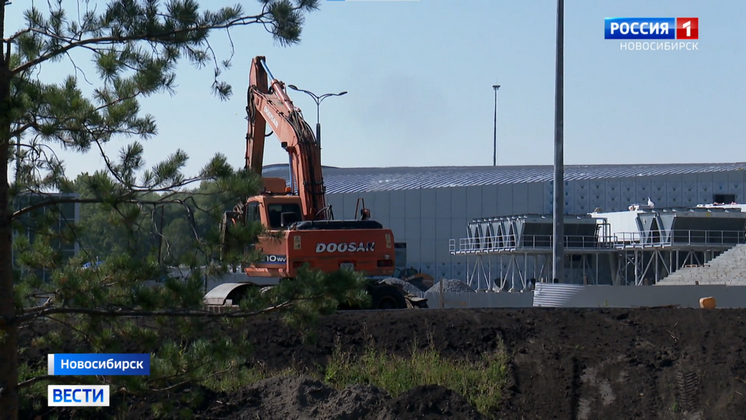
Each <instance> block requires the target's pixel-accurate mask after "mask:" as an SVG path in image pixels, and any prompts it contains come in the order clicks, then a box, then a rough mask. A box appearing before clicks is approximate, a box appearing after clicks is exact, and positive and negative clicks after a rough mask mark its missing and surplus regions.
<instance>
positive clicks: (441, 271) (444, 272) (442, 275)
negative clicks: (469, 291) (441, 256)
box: [434, 258, 453, 282]
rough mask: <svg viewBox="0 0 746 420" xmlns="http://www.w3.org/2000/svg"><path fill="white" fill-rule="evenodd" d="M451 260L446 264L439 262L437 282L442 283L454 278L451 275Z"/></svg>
mask: <svg viewBox="0 0 746 420" xmlns="http://www.w3.org/2000/svg"><path fill="white" fill-rule="evenodd" d="M450 260H451V259H450V258H449V259H448V260H447V261H446V262H444V261H440V260H438V271H437V272H436V275H435V276H434V277H435V282H438V281H440V280H441V279H452V278H453V276H452V275H451V273H452V271H453V264H452V263H451V261H450Z"/></svg>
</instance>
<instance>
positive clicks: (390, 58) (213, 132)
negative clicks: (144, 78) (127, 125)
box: [7, 0, 746, 176]
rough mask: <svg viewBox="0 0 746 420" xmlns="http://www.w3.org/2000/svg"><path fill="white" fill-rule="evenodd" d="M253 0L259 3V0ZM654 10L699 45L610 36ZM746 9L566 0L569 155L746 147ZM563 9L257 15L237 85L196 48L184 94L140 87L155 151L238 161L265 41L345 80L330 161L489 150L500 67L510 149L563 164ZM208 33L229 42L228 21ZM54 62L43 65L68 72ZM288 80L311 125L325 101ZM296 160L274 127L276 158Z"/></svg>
mask: <svg viewBox="0 0 746 420" xmlns="http://www.w3.org/2000/svg"><path fill="white" fill-rule="evenodd" d="M23 3H24V2H20V1H19V2H13V4H12V5H11V6H9V7H8V8H7V13H8V15H9V16H8V17H9V19H10V20H9V22H8V25H7V28H8V29H10V30H13V29H15V28H17V27H19V25H20V23H21V19H20V17H21V15H20V13H21V10H22V8H23V7H24V6H25V5H24V4H23ZM71 3H72V2H71ZM201 3H202V4H203V6H205V5H208V4H209V5H210V6H211V7H217V6H220V5H224V4H232V3H233V2H224V1H209V2H208V1H202V2H201ZM244 6H245V9H246V11H248V12H252V11H258V10H259V8H258V3H257V2H254V1H246V2H244ZM644 16H651V17H677V16H686V17H698V18H699V26H700V40H699V44H698V50H697V51H622V50H620V47H619V44H620V43H619V41H615V40H604V39H603V30H604V18H605V17H644ZM743 16H746V3H745V2H742V1H718V2H703V1H695V0H659V1H656V2H650V1H647V0H627V1H623V2H622V1H618V0H614V1H612V0H604V1H566V7H565V25H566V31H565V127H564V137H565V162H566V163H567V164H604V163H675V162H681V163H687V162H733V161H744V160H746V158H745V156H746V142H744V141H743V140H744V133H745V132H746V118H745V117H744V111H745V108H746V107H744V103H745V98H746V87H744V83H743V82H742V78H743V75H744V72H745V70H746V54H745V52H746V51H744V45H746V32H744V31H743V30H742V29H741V28H742V20H743ZM555 20H556V2H555V1H548V0H541V1H539V0H535V1H506V0H468V1H453V0H450V1H449V0H421V1H412V2H399V1H354V2H350V1H347V2H345V1H322V2H321V8H320V10H319V11H317V12H314V13H312V14H310V15H309V16H308V17H307V20H306V24H305V27H304V30H303V34H302V42H301V43H300V44H299V45H296V46H292V47H282V46H279V45H277V44H276V43H275V42H274V41H273V40H272V38H271V36H270V35H269V34H267V33H266V32H264V30H263V29H262V28H261V27H258V26H256V27H248V28H241V29H237V30H235V31H233V32H232V36H233V40H234V42H235V56H234V58H233V67H232V68H231V69H230V70H229V71H227V72H225V73H224V75H223V78H224V80H226V81H228V82H229V83H231V84H232V85H233V87H234V92H235V94H234V96H233V98H232V99H231V100H230V101H227V102H221V101H220V100H219V99H217V98H216V97H214V96H213V95H212V94H211V91H210V82H211V70H210V69H204V70H196V69H194V68H193V67H191V66H190V65H188V64H186V63H185V64H184V65H182V66H180V73H179V74H178V76H177V84H178V88H177V93H176V95H175V96H173V97H171V96H168V95H161V96H158V97H153V98H149V99H147V100H145V101H144V102H143V109H144V111H146V112H148V113H151V114H153V115H154V116H155V117H156V120H157V123H158V130H159V135H158V136H157V137H155V138H153V139H151V140H148V141H146V142H145V148H146V156H145V157H146V160H147V163H148V164H155V163H156V162H157V161H158V160H160V159H162V158H164V157H166V156H168V155H169V154H170V153H172V152H173V151H174V150H175V149H177V148H181V149H183V150H185V151H186V152H187V153H188V154H189V156H190V162H189V165H188V167H187V170H186V172H187V173H188V174H193V173H195V172H196V171H197V170H198V169H199V168H200V167H201V166H202V165H204V163H206V162H207V160H208V159H209V157H210V156H212V155H213V154H215V153H216V152H221V153H223V154H225V155H227V156H228V157H229V159H230V162H231V163H232V164H234V165H235V166H237V167H238V166H241V165H242V164H243V155H244V135H245V132H246V122H245V120H244V115H245V113H244V107H245V106H246V104H245V101H246V95H245V92H246V87H247V83H248V80H247V74H248V70H249V64H250V62H251V58H252V57H254V56H256V55H264V56H266V57H267V64H268V65H269V67H270V69H271V70H272V72H273V73H274V75H275V76H276V77H277V78H278V79H280V80H282V81H284V82H286V83H287V84H295V85H297V86H298V87H300V88H303V89H308V90H311V91H314V92H316V93H317V94H322V93H326V92H339V91H342V90H346V91H348V92H349V93H348V94H347V95H346V96H343V97H339V98H329V99H327V100H326V101H324V103H323V104H322V106H321V123H322V127H323V136H322V137H323V146H324V149H323V160H324V164H325V165H331V166H341V167H383V166H484V165H491V164H492V142H493V113H494V109H493V106H494V92H493V89H492V85H493V84H495V83H497V84H500V85H502V87H501V88H500V91H499V108H498V164H499V165H548V164H551V163H552V156H553V123H554V63H555V53H554V48H555ZM212 43H213V45H214V46H215V47H216V49H217V51H218V54H219V55H222V57H227V55H228V54H229V49H228V40H227V38H226V36H225V35H224V33H221V32H216V33H215V34H214V35H213V38H212ZM56 66H58V67H56V70H55V71H53V72H50V71H47V72H45V73H44V74H43V76H42V77H44V78H45V80H47V81H52V80H56V79H57V78H59V79H60V80H61V78H62V77H63V76H65V75H66V74H69V73H70V72H72V68H71V67H70V66H69V64H66V63H64V62H62V63H60V64H59V65H56ZM65 66H67V67H65ZM289 93H290V95H291V98H292V99H293V100H294V101H295V103H296V105H298V106H299V107H300V108H301V109H302V110H303V112H304V115H305V117H306V119H307V120H308V122H309V123H310V124H311V125H312V126H313V125H314V124H315V122H316V115H315V104H314V103H313V101H312V100H311V99H310V98H309V97H308V96H306V95H305V94H302V93H299V92H293V91H290V92H289ZM127 141H129V140H127V139H121V140H119V141H117V142H115V143H114V144H112V147H111V148H110V150H111V151H116V150H117V149H118V148H119V147H121V146H122V145H123V144H125V142H127ZM63 157H64V159H65V161H66V162H67V167H68V174H69V175H72V176H74V175H75V174H77V173H79V172H81V171H91V172H92V171H93V170H95V169H99V168H101V167H103V161H102V159H101V158H100V157H99V156H98V155H97V154H96V153H95V152H91V153H89V154H87V155H82V156H76V155H72V154H63ZM286 160H287V157H286V155H285V154H284V152H283V150H282V149H281V148H280V146H279V142H278V141H277V139H276V138H275V137H271V138H270V139H269V141H268V143H267V146H266V151H265V164H271V163H282V162H286Z"/></svg>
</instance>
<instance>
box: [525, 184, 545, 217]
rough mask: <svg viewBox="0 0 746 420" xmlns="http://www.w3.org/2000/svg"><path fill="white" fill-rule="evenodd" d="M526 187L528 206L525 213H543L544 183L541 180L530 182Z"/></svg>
mask: <svg viewBox="0 0 746 420" xmlns="http://www.w3.org/2000/svg"><path fill="white" fill-rule="evenodd" d="M526 186H527V187H528V208H527V213H536V214H541V213H544V184H543V183H541V182H531V183H528V184H526Z"/></svg>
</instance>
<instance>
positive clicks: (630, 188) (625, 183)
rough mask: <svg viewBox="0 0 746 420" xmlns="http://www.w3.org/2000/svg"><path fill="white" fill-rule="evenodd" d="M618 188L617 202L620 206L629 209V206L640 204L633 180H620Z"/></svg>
mask: <svg viewBox="0 0 746 420" xmlns="http://www.w3.org/2000/svg"><path fill="white" fill-rule="evenodd" d="M619 186H620V191H619V200H620V204H621V205H623V206H625V207H629V205H630V204H635V203H640V202H641V201H642V199H641V198H639V197H638V196H637V190H636V189H635V181H634V180H632V179H628V178H627V179H622V180H621V182H620V183H619Z"/></svg>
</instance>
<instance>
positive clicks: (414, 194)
mask: <svg viewBox="0 0 746 420" xmlns="http://www.w3.org/2000/svg"><path fill="white" fill-rule="evenodd" d="M404 208H405V211H406V214H405V215H404V217H406V218H407V219H419V218H420V217H422V216H421V215H420V189H416V190H408V191H407V196H406V199H405V200H404Z"/></svg>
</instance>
